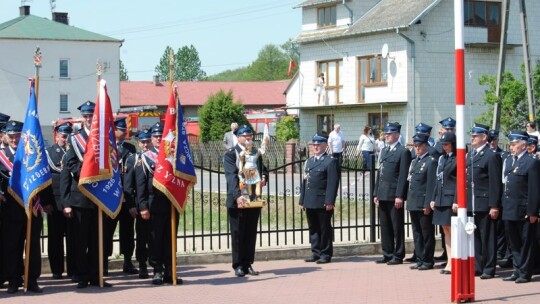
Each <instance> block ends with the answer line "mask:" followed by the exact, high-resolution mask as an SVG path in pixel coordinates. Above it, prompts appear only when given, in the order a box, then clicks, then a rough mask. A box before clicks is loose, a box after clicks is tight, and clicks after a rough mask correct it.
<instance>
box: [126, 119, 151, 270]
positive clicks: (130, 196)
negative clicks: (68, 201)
mask: <svg viewBox="0 0 540 304" xmlns="http://www.w3.org/2000/svg"><path fill="white" fill-rule="evenodd" d="M151 137H152V136H151V131H150V130H149V129H144V130H142V131H140V132H139V134H138V136H137V138H138V140H139V148H140V151H141V152H140V153H136V154H132V155H131V156H129V157H128V159H127V167H128V169H127V172H126V173H125V174H124V182H125V183H124V195H125V196H126V201H133V202H136V204H135V205H136V210H135V211H136V213H137V218H136V221H135V231H136V233H137V244H136V245H137V246H136V250H135V258H136V259H137V262H139V278H141V279H147V278H148V267H147V263H148V256H149V252H148V251H149V243H150V228H151V227H150V221H149V220H150V211H149V206H148V204H149V201H150V200H149V195H150V192H152V191H153V189H152V177H150V176H149V175H150V174H152V176H153V172H154V167H155V160H157V152H156V151H155V150H153V146H152V142H151ZM150 150H152V151H151V152H148V151H150ZM143 157H144V158H143ZM143 176H144V178H143ZM137 177H139V178H137ZM137 181H140V182H141V184H140V189H138V186H139V185H137ZM151 195H152V199H153V192H152V194H151Z"/></svg>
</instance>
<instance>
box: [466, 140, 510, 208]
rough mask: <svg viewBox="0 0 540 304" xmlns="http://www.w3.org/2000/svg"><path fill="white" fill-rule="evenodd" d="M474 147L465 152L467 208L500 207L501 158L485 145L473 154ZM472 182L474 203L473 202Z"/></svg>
mask: <svg viewBox="0 0 540 304" xmlns="http://www.w3.org/2000/svg"><path fill="white" fill-rule="evenodd" d="M474 151H475V149H473V150H472V151H470V152H469V153H467V161H466V170H467V210H468V211H473V209H472V208H473V207H474V211H475V212H489V209H490V208H500V206H501V195H502V159H501V157H500V155H499V154H497V153H496V152H493V150H491V149H490V148H489V147H488V145H485V146H484V147H483V148H482V150H480V152H478V153H476V155H474V156H473V153H474ZM473 182H474V204H473Z"/></svg>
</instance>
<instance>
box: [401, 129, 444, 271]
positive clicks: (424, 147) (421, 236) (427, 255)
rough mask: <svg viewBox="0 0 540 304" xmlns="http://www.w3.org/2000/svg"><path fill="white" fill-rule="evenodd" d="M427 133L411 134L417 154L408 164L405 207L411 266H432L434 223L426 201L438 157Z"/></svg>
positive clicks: (433, 180) (418, 267)
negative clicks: (410, 229) (409, 225)
mask: <svg viewBox="0 0 540 304" xmlns="http://www.w3.org/2000/svg"><path fill="white" fill-rule="evenodd" d="M428 140H429V135H427V134H421V133H419V134H416V135H415V136H414V137H413V144H414V150H415V152H416V153H415V154H416V155H417V157H415V159H414V160H413V161H412V162H411V166H410V168H409V177H408V180H409V193H408V195H407V210H408V211H409V213H410V216H411V223H412V227H413V239H414V255H415V256H416V260H415V262H416V263H415V264H414V265H412V266H411V269H418V270H428V269H433V265H434V260H433V253H434V252H435V226H434V225H433V223H432V221H433V213H432V212H431V207H430V205H429V203H430V202H431V197H432V196H433V190H434V189H435V177H436V173H437V160H436V159H435V158H434V157H433V156H431V155H429V148H430V145H429V143H428ZM431 148H432V147H431Z"/></svg>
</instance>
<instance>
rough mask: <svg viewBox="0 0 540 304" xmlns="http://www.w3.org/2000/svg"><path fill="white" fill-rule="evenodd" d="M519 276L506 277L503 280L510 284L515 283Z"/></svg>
mask: <svg viewBox="0 0 540 304" xmlns="http://www.w3.org/2000/svg"><path fill="white" fill-rule="evenodd" d="M517 278H518V276H517V275H515V274H512V275H511V276H507V277H504V278H503V279H502V280H503V281H506V282H509V281H515V280H517Z"/></svg>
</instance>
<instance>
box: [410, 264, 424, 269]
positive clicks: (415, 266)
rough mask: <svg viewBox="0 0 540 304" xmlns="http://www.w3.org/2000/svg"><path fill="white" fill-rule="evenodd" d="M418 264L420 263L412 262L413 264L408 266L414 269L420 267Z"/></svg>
mask: <svg viewBox="0 0 540 304" xmlns="http://www.w3.org/2000/svg"><path fill="white" fill-rule="evenodd" d="M420 266H422V265H418V264H414V265H411V266H409V268H410V269H413V270H414V269H418V268H420Z"/></svg>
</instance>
